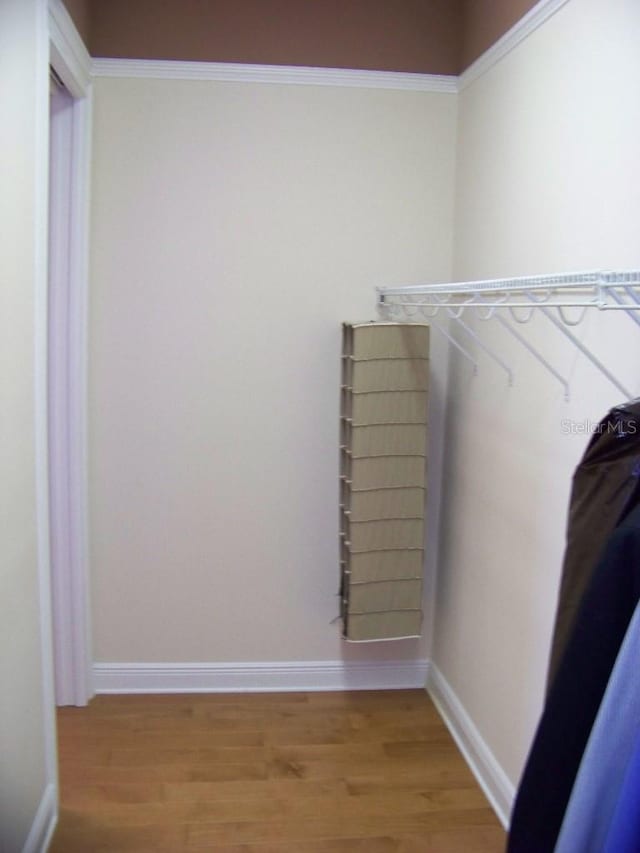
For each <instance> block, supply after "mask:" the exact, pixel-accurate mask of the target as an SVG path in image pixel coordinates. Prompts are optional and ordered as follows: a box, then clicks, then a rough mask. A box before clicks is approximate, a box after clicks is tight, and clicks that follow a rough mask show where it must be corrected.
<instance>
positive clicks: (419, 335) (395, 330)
mask: <svg viewBox="0 0 640 853" xmlns="http://www.w3.org/2000/svg"><path fill="white" fill-rule="evenodd" d="M428 358H429V327H428V326H427V325H418V324H401V323H362V324H349V323H345V324H343V335H342V386H341V413H340V414H341V418H340V428H341V442H340V445H341V446H340V552H341V553H340V569H341V615H342V620H343V633H344V637H345V638H346V639H347V640H351V641H354V642H366V641H371V640H390V639H400V638H404V637H417V636H419V635H420V630H421V624H422V577H423V563H424V507H425V467H426V459H425V456H426V439H427V437H426V429H427V388H428V374H429V360H428Z"/></svg>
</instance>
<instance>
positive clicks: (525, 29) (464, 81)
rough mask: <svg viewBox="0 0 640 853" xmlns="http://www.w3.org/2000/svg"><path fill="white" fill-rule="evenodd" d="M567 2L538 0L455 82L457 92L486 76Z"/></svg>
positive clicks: (565, 0)
mask: <svg viewBox="0 0 640 853" xmlns="http://www.w3.org/2000/svg"><path fill="white" fill-rule="evenodd" d="M568 2H569V0H540V2H539V3H536V5H535V6H534V7H533V8H532V9H530V10H529V11H528V12H527V14H526V15H524V16H523V17H522V18H520V20H519V21H518V22H517V23H515V24H514V25H513V26H512V27H511V29H510V30H508V31H507V32H506V33H505V34H504V35H503V36H502V37H501V38H499V39H498V41H497V42H496V43H495V44H494V45H492V46H491V47H490V48H489V49H488V50H485V52H484V53H483V54H482V55H481V56H479V57H478V59H476V61H475V62H473V63H472V64H471V65H470V66H469V67H468V68H467V69H466V70H465V71H463V72H462V74H460V76H459V77H457V78H456V80H457V91H462V90H463V89H466V88H467V86H469V85H470V84H471V83H473V82H474V81H475V80H477V79H478V78H479V77H482V75H483V74H486V72H487V71H489V69H490V68H493V66H494V65H496V64H497V63H498V62H500V60H501V59H503V58H504V57H505V56H506V55H507V54H508V53H511V51H512V50H513V49H514V48H515V47H517V46H518V45H519V44H520V42H522V41H524V40H525V39H526V38H528V37H529V36H530V35H531V33H533V32H535V30H537V29H538V27H540V26H542V24H544V23H545V21H548V20H549V18H551V17H552V16H553V15H555V13H556V12H557V11H558V10H559V9H561V8H562V7H563V6H564V5H565V3H568Z"/></svg>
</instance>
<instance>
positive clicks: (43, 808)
mask: <svg viewBox="0 0 640 853" xmlns="http://www.w3.org/2000/svg"><path fill="white" fill-rule="evenodd" d="M57 822H58V803H57V795H56V787H55V785H54V784H52V783H51V784H49V785H47V786H46V788H45V789H44V793H43V795H42V799H41V800H40V805H39V806H38V811H37V812H36V816H35V818H34V819H33V823H32V824H31V830H30V832H29V835H28V836H27V840H26V842H25V845H24V847H23V848H22V853H44V851H45V850H48V848H49V844H50V843H51V839H52V838H53V833H54V830H55V828H56V823H57Z"/></svg>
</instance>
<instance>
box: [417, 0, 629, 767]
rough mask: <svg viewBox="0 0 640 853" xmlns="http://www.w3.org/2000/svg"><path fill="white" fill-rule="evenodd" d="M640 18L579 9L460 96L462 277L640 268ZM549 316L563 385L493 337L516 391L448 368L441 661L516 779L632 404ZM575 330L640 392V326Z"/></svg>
mask: <svg viewBox="0 0 640 853" xmlns="http://www.w3.org/2000/svg"><path fill="white" fill-rule="evenodd" d="M639 40H640V6H639V5H638V3H637V2H636V0H570V2H569V3H568V4H567V5H566V6H564V7H563V8H562V9H561V10H560V11H559V12H557V13H556V14H555V15H554V16H553V17H552V18H551V19H550V20H548V21H547V22H546V23H545V24H544V25H543V26H542V27H541V28H540V29H538V30H537V31H536V32H534V33H533V34H532V35H531V36H529V37H528V38H527V39H526V40H525V41H524V42H522V43H521V44H520V45H519V46H518V47H517V48H516V49H515V50H513V51H512V52H511V53H510V54H508V55H507V56H506V57H505V58H504V59H502V60H501V61H500V62H499V63H498V64H497V65H495V66H494V67H493V68H492V69H491V70H489V71H488V72H487V73H485V74H484V75H483V76H482V77H481V78H479V79H478V80H476V81H475V82H474V83H472V84H471V85H469V86H468V87H467V88H466V89H464V91H462V92H461V94H460V96H459V125H458V154H457V172H456V185H457V191H456V219H455V247H454V272H455V278H456V279H457V280H465V279H473V278H495V277H501V276H511V275H527V274H536V273H545V272H550V273H551V272H560V271H571V270H581V269H594V268H595V269H598V268H605V269H606V268H619V269H624V268H633V267H635V268H638V267H639V265H640V244H639V242H638V234H637V226H638V221H640V158H639V157H638V144H637V140H638V137H639V135H640V98H639V97H638V93H639V91H640V52H639V51H638V43H639ZM545 322H546V321H543V320H542V319H540V320H539V321H538V322H535V323H534V324H533V325H532V326H531V327H527V329H526V330H525V331H526V332H527V334H530V335H531V340H532V341H533V342H535V343H537V344H538V346H539V347H540V349H541V350H542V351H544V352H545V353H546V354H547V355H548V356H551V360H552V361H553V362H554V363H555V365H556V367H557V368H558V369H559V370H560V371H561V372H562V373H564V374H566V375H567V376H569V377H570V379H571V387H572V400H571V402H570V403H565V402H564V400H563V399H562V390H561V387H560V385H559V384H558V383H557V382H556V380H555V379H554V378H553V377H551V376H549V375H547V374H546V373H545V371H544V368H542V367H541V366H540V365H538V364H537V363H536V362H535V361H534V360H533V359H532V358H531V356H529V355H528V354H527V353H526V352H525V351H524V350H523V349H520V348H519V346H518V344H517V343H514V342H512V341H511V339H509V338H508V337H505V334H504V333H500V330H499V328H497V327H496V326H495V325H494V324H486V325H484V324H480V325H482V328H481V332H482V334H483V335H485V336H486V338H487V339H491V340H492V342H493V343H494V344H495V346H496V347H497V348H498V349H499V351H501V353H502V354H503V355H504V357H505V358H506V359H507V360H508V361H510V362H511V363H512V364H513V367H514V369H515V371H516V383H515V386H514V387H513V388H508V387H507V385H506V381H505V377H504V374H503V373H502V372H501V371H500V368H498V367H496V366H495V365H493V364H492V363H491V362H489V361H487V360H485V359H484V357H483V356H482V354H480V356H479V357H480V360H481V364H482V370H481V376H480V377H479V378H477V379H472V378H471V376H470V370H469V367H468V365H467V364H464V363H463V362H462V361H461V360H460V359H459V358H457V357H455V358H452V371H451V384H450V410H449V419H448V429H447V437H448V446H447V454H446V464H445V489H444V503H443V508H442V514H443V516H444V530H443V544H442V560H441V565H440V573H439V589H438V600H437V605H436V607H437V623H436V634H435V640H434V653H433V660H434V662H435V664H436V666H437V667H438V669H439V670H440V671H441V673H442V674H443V676H444V677H445V679H446V681H447V682H448V683H449V685H450V686H451V688H452V689H453V691H454V693H455V694H456V695H457V697H458V698H459V700H460V701H461V703H462V705H463V707H464V708H465V710H466V711H467V713H468V714H469V716H470V718H471V720H472V722H473V723H474V724H475V726H476V727H477V729H478V731H479V733H480V735H481V737H482V738H483V739H484V741H485V743H486V745H487V746H488V747H489V749H490V750H491V751H492V753H493V755H494V757H495V758H496V759H497V761H498V763H499V765H501V767H502V768H503V769H504V770H505V771H506V773H507V775H508V777H509V778H510V780H511V782H512V783H514V784H515V783H517V781H518V777H519V774H520V772H521V768H522V766H523V762H524V759H525V755H526V751H527V749H528V746H529V742H530V738H531V736H532V734H533V729H534V726H535V724H536V722H537V718H538V715H539V712H540V708H541V703H542V696H543V685H544V680H545V676H546V666H547V656H548V650H549V642H550V637H551V630H552V623H553V617H554V613H555V603H556V595H557V587H558V582H559V573H560V566H561V560H562V554H563V548H564V532H565V521H566V510H567V501H568V496H569V488H570V478H571V474H572V472H573V470H574V468H575V465H576V463H577V461H578V459H579V457H580V456H581V454H582V452H583V450H584V448H585V446H586V443H587V441H588V438H589V436H587V435H584V434H582V435H581V434H579V433H574V434H567V433H566V431H565V430H566V427H565V425H564V424H563V421H565V420H569V419H573V420H574V421H575V422H576V423H577V425H576V427H575V429H576V430H580V429H582V428H583V425H584V422H585V420H586V419H591V420H592V421H598V420H599V418H600V417H601V416H602V415H604V414H605V412H606V411H607V409H608V408H609V407H610V406H611V405H613V404H615V403H617V402H620V401H621V399H622V395H621V393H620V392H619V391H617V390H616V389H615V388H614V387H613V386H612V385H610V384H609V382H608V381H607V380H606V379H605V378H603V377H602V376H601V375H600V374H599V373H598V372H597V371H596V370H595V369H594V368H593V367H592V366H591V365H590V364H589V363H588V362H587V361H586V360H585V359H584V357H582V356H580V355H579V354H578V353H577V351H576V350H575V349H574V348H572V347H571V346H567V345H565V343H564V342H563V341H562V339H561V335H560V334H559V333H558V332H557V331H556V330H554V329H553V327H552V326H551V325H550V324H548V323H547V325H545ZM578 334H579V335H580V336H581V337H582V339H583V340H584V341H585V343H587V344H588V345H589V346H591V347H592V348H593V349H594V351H595V352H596V353H597V354H599V355H600V356H601V357H602V358H603V359H604V360H605V361H606V362H607V363H608V364H609V365H611V366H612V367H614V369H615V371H616V372H617V373H618V374H619V378H620V380H621V381H622V382H623V383H626V385H627V387H629V388H630V389H631V392H632V393H633V394H635V393H637V392H638V391H639V390H640V370H639V369H638V364H639V363H640V362H639V361H638V359H639V357H640V346H639V336H638V330H637V326H636V325H635V324H634V323H633V322H632V321H631V320H630V319H629V318H627V317H618V316H616V317H614V316H611V314H609V315H607V316H603V315H598V316H593V317H590V318H589V319H588V321H587V322H586V323H585V325H583V326H581V327H580V328H579V331H578Z"/></svg>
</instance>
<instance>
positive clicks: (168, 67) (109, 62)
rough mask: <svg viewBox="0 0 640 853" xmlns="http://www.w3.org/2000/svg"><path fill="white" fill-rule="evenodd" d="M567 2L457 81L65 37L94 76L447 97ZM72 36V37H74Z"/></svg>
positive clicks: (541, 13) (540, 8) (520, 26)
mask: <svg viewBox="0 0 640 853" xmlns="http://www.w3.org/2000/svg"><path fill="white" fill-rule="evenodd" d="M568 2H569V0H539V2H538V3H537V4H536V5H535V6H534V7H533V8H532V9H530V10H529V11H528V12H527V14H526V15H524V16H523V17H522V18H521V19H520V20H519V21H518V22H517V23H515V24H514V25H513V27H511V29H510V30H509V31H508V32H506V33H505V34H504V35H503V36H502V37H501V38H500V39H498V41H497V42H496V43H495V44H494V45H492V46H491V47H490V48H489V49H488V50H486V51H485V52H484V53H483V54H482V55H481V56H480V57H478V59H476V61H475V62H473V63H472V64H471V65H470V66H469V67H468V68H467V69H466V70H465V71H463V72H462V74H460V75H459V76H457V77H456V76H455V75H448V74H414V73H410V72H402V71H367V70H357V69H351V68H314V67H310V66H303V65H250V64H244V63H234V62H183V61H178V60H172V59H166V60H165V59H117V58H101V57H98V58H95V59H93V60H91V58H90V57H89V55H88V53H87V52H86V49H85V47H84V44H83V43H82V41H81V39H80V38H79V36H78V35H77V33H76V32H75V28H74V27H73V25H72V30H73V32H72V33H71V36H70V37H71V38H72V43H73V49H74V52H75V53H77V54H78V57H79V61H80V65H81V67H82V68H84V69H86V68H88V69H90V74H91V75H92V76H93V77H129V78H136V77H137V78H141V79H146V80H211V81H217V82H227V83H271V84H281V85H306V86H338V87H340V86H341V87H348V88H356V89H394V90H399V91H410V92H436V93H443V94H450V95H452V94H456V93H457V92H459V91H462V90H463V89H466V88H467V86H469V85H470V84H471V83H473V82H474V81H475V80H477V79H478V78H479V77H482V75H483V74H486V72H487V71H489V70H490V69H491V68H493V66H494V65H496V64H497V63H498V62H500V60H501V59H503V58H504V57H505V56H506V55H507V54H509V53H510V52H511V51H512V50H513V49H514V48H515V47H517V46H518V45H519V44H520V43H521V42H522V41H524V40H525V39H526V38H528V36H530V35H531V34H532V33H533V32H535V30H537V29H538V27H540V26H542V24H544V23H545V21H548V20H549V18H551V17H552V16H553V15H555V13H556V12H557V11H558V10H559V9H561V8H562V7H563V6H564V5H565V4H566V3H568ZM52 10H53V12H52ZM54 13H55V14H54ZM49 15H50V19H51V20H53V22H54V25H56V26H57V21H58V20H62V21H64V22H65V23H66V18H68V14H67V12H66V10H65V9H64V6H63V5H62V2H61V0H49ZM52 15H53V17H52ZM69 20H70V19H69ZM74 34H75V37H73V35H74Z"/></svg>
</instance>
